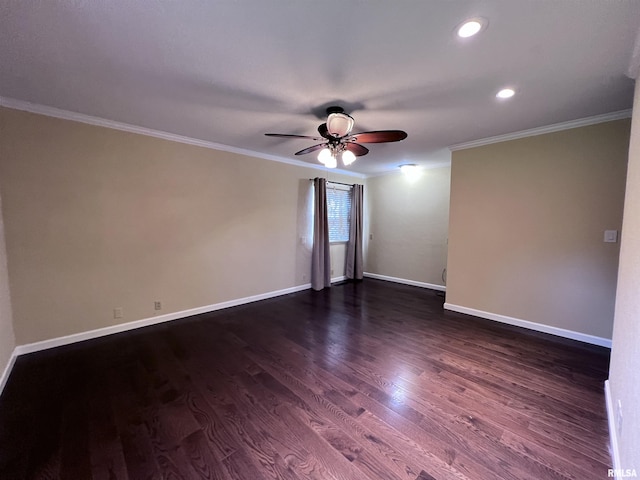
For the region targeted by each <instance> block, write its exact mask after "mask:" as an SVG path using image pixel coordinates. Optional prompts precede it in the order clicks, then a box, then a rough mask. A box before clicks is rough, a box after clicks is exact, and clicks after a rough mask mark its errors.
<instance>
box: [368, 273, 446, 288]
mask: <svg viewBox="0 0 640 480" xmlns="http://www.w3.org/2000/svg"><path fill="white" fill-rule="evenodd" d="M364 276H365V277H368V278H376V279H378V280H385V281H387V282H395V283H402V284H404V285H411V286H413V287H421V288H429V289H431V290H439V291H441V292H445V291H446V290H447V287H445V286H444V285H436V284H435V283H425V282H418V281H416V280H407V279H406V278H398V277H389V276H387V275H379V274H377V273H369V272H364Z"/></svg>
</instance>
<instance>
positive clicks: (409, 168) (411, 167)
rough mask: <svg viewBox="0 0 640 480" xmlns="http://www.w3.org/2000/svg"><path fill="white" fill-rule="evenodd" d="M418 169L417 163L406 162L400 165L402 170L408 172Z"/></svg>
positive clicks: (411, 172)
mask: <svg viewBox="0 0 640 480" xmlns="http://www.w3.org/2000/svg"><path fill="white" fill-rule="evenodd" d="M417 170H418V165H416V164H415V163H405V164H404V165H400V171H401V172H402V173H406V174H409V175H410V174H413V173H415V172H416V171H417Z"/></svg>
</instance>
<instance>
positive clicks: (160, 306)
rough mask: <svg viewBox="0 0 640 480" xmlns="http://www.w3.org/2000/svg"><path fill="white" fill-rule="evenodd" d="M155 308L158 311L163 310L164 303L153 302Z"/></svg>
mask: <svg viewBox="0 0 640 480" xmlns="http://www.w3.org/2000/svg"><path fill="white" fill-rule="evenodd" d="M153 308H154V309H156V310H162V302H153Z"/></svg>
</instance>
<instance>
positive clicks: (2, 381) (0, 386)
mask: <svg viewBox="0 0 640 480" xmlns="http://www.w3.org/2000/svg"><path fill="white" fill-rule="evenodd" d="M17 357H18V354H17V353H16V349H15V348H14V349H13V352H11V356H10V357H9V361H8V362H7V366H6V367H4V371H3V372H2V376H1V377H0V395H2V391H3V390H4V386H5V385H6V384H7V380H9V375H10V374H11V370H13V365H14V364H15V363H16V358H17Z"/></svg>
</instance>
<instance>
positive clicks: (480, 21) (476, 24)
mask: <svg viewBox="0 0 640 480" xmlns="http://www.w3.org/2000/svg"><path fill="white" fill-rule="evenodd" d="M486 27H487V21H486V20H485V19H484V18H481V17H476V18H470V19H468V20H465V21H464V22H462V23H461V24H460V25H458V27H457V28H456V34H457V35H458V37H460V38H469V37H473V36H474V35H477V34H478V33H480V32H481V31H482V30H484V29H485V28H486Z"/></svg>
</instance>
